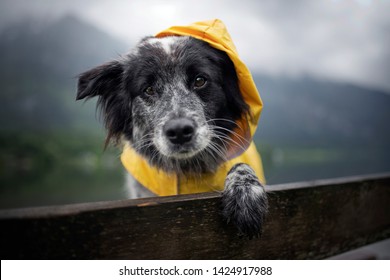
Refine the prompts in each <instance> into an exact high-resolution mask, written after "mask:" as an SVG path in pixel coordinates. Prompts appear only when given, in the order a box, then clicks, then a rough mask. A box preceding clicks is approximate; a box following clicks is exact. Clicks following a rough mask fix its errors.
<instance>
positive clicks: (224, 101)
mask: <svg viewBox="0 0 390 280" xmlns="http://www.w3.org/2000/svg"><path fill="white" fill-rule="evenodd" d="M94 96H98V98H99V99H98V106H99V108H100V109H101V111H102V113H103V116H104V121H105V126H106V128H107V131H108V136H107V142H106V144H107V143H108V142H109V141H110V140H114V141H116V143H118V142H120V141H125V142H127V143H129V145H131V146H132V147H133V149H135V150H136V151H137V153H138V154H140V155H142V156H143V157H144V158H145V159H147V160H148V162H149V164H150V165H152V166H155V167H157V168H159V169H161V170H163V171H165V172H174V173H177V174H181V175H186V174H199V175H200V176H201V175H202V174H204V173H210V172H211V173H212V172H214V171H215V170H216V169H217V168H218V166H219V165H220V164H222V163H223V162H224V161H225V160H226V155H225V152H226V150H225V147H226V145H225V144H226V143H228V142H229V139H231V136H232V133H234V132H233V130H234V129H235V128H236V127H237V123H236V120H237V119H239V118H241V117H242V116H243V114H247V113H248V110H249V108H248V105H247V104H246V103H245V102H244V100H243V97H242V95H241V93H240V90H239V86H238V78H237V75H236V71H235V68H234V65H233V63H232V61H231V60H230V59H229V57H228V56H227V54H226V53H225V52H223V51H220V50H217V49H215V48H213V47H211V46H210V45H209V44H207V43H206V42H204V41H201V40H198V39H195V38H193V37H187V36H170V37H163V38H155V37H147V38H144V39H143V40H142V41H141V42H140V43H139V44H138V45H137V46H136V48H135V49H134V50H133V51H132V52H130V53H129V54H126V55H124V56H123V57H121V58H120V59H118V60H115V61H111V62H109V63H106V64H104V65H101V66H98V67H96V68H94V69H91V70H89V71H87V72H85V73H83V74H81V75H80V76H79V82H78V92H77V99H83V98H90V97H94ZM137 185H138V186H137ZM131 187H133V188H136V193H138V196H145V195H148V194H149V195H150V194H151V193H149V191H147V190H146V189H144V188H142V186H139V184H133V186H131ZM139 194H141V195H139ZM222 204H223V205H222V206H223V210H222V214H223V216H224V218H225V219H226V220H227V221H230V222H232V223H234V224H235V225H236V226H237V227H238V229H239V231H240V232H241V233H242V234H245V235H248V236H257V235H259V234H260V233H261V230H262V224H263V221H264V218H265V215H266V212H267V196H266V193H265V191H264V189H263V187H262V185H261V183H260V182H259V180H258V178H257V177H256V175H255V173H254V171H253V170H252V169H251V168H250V167H249V166H248V165H247V164H237V165H235V166H234V167H233V168H232V169H231V170H230V172H229V173H228V175H227V177H226V181H225V189H224V191H223V192H222Z"/></svg>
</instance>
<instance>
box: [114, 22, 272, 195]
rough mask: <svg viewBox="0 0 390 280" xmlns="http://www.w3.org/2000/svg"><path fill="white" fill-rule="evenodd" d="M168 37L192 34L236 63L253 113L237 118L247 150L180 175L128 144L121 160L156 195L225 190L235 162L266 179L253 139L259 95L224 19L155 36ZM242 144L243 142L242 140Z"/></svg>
mask: <svg viewBox="0 0 390 280" xmlns="http://www.w3.org/2000/svg"><path fill="white" fill-rule="evenodd" d="M166 36H191V37H194V38H196V39H199V40H202V41H205V42H207V43H209V44H210V45H211V46H212V47H214V48H216V49H218V50H222V51H224V52H225V53H226V54H227V55H228V56H229V58H230V59H231V61H232V62H233V64H234V66H235V70H236V73H237V77H238V82H239V89H240V91H241V94H242V96H243V98H244V101H245V102H246V103H247V104H248V105H249V108H250V113H249V115H248V116H243V117H242V118H241V119H240V120H237V122H238V124H239V126H240V129H237V130H236V133H238V134H239V135H240V137H243V138H244V139H246V141H245V142H246V143H248V144H247V145H246V147H245V148H246V150H242V149H240V150H239V151H237V149H236V150H235V151H233V152H232V151H229V153H230V154H229V155H228V158H229V160H228V161H227V162H225V163H223V164H222V165H221V166H220V167H219V168H218V170H217V171H216V172H215V173H209V174H202V178H201V179H199V176H197V177H196V178H195V177H193V178H192V177H191V176H186V177H184V176H178V175H177V174H169V173H165V172H163V171H161V170H159V169H157V168H155V167H152V166H150V165H149V164H148V162H147V161H146V160H145V159H144V158H143V157H142V156H140V155H139V154H137V152H136V151H135V150H134V149H133V148H131V147H130V145H128V144H126V145H125V147H124V150H123V153H122V155H121V160H122V163H123V165H124V166H125V168H126V169H127V171H129V172H130V174H131V175H132V176H133V177H134V178H135V179H136V180H137V181H138V182H139V183H141V184H142V185H143V186H145V187H146V188H148V189H149V190H150V191H152V192H153V193H155V194H157V195H176V194H189V193H199V192H207V191H216V190H223V188H224V181H225V178H226V175H227V173H228V172H229V170H230V168H231V167H233V165H234V164H236V163H247V164H249V165H250V166H251V167H252V168H253V169H254V171H255V173H256V175H257V176H258V177H259V179H260V181H262V182H263V183H264V182H265V179H264V173H263V167H262V164H261V159H260V156H259V154H258V152H257V150H256V147H255V145H254V144H253V142H252V137H253V135H254V134H255V132H256V128H257V123H258V121H259V118H260V113H261V110H262V107H263V103H262V101H261V98H260V95H259V93H258V91H257V88H256V85H255V83H254V81H253V78H252V75H251V73H250V71H249V70H248V68H247V67H246V65H245V64H244V63H243V62H242V61H241V59H240V58H239V56H238V53H237V50H236V47H235V46H234V44H233V41H232V39H231V37H230V35H229V33H228V31H227V29H226V27H225V25H224V24H223V22H222V21H221V20H218V19H214V20H209V21H202V22H196V23H193V24H191V25H188V26H172V27H170V28H168V29H166V30H164V31H161V32H159V33H158V34H157V35H156V37H158V38H161V37H166ZM241 143H243V142H242V141H241Z"/></svg>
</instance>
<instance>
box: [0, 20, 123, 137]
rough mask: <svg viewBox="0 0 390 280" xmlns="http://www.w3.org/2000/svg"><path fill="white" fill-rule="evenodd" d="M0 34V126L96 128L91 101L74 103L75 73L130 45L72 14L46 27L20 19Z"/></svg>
mask: <svg viewBox="0 0 390 280" xmlns="http://www.w3.org/2000/svg"><path fill="white" fill-rule="evenodd" d="M0 38H1V39H0V61H1V64H0V100H1V103H0V127H1V129H7V130H14V129H23V130H32V131H35V130H48V129H49V130H52V129H58V128H61V129H69V128H74V127H77V128H79V129H83V128H89V127H90V125H91V124H92V127H93V129H97V128H98V124H97V122H96V118H95V108H94V104H93V102H89V103H86V105H85V106H81V103H76V102H74V100H75V85H76V82H77V79H76V77H77V75H78V74H79V73H81V72H83V71H85V70H86V69H89V68H90V67H92V66H96V65H98V64H100V63H103V62H105V61H107V60H110V59H113V58H115V57H117V53H123V52H125V51H126V50H127V49H128V46H127V45H126V44H124V43H123V42H121V41H120V40H117V39H115V38H113V37H111V36H109V35H107V34H106V33H104V32H102V31H100V30H98V29H97V28H95V27H93V26H91V25H89V24H88V23H85V22H83V21H81V20H79V19H78V18H76V17H73V16H66V17H64V18H62V19H60V20H59V21H57V22H54V23H52V24H50V25H46V26H40V25H39V24H38V23H36V22H33V21H24V22H20V23H18V24H15V25H12V26H9V27H8V28H5V29H4V30H3V32H2V33H1V34H0Z"/></svg>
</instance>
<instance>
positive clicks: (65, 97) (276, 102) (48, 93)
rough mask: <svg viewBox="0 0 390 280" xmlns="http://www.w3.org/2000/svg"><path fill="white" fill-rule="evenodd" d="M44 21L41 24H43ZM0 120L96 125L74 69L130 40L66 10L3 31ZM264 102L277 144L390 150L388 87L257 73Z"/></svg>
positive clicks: (270, 136) (270, 140)
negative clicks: (80, 96) (78, 92)
mask: <svg viewBox="0 0 390 280" xmlns="http://www.w3.org/2000/svg"><path fill="white" fill-rule="evenodd" d="M37 26H38V27H37ZM0 38H1V39H0V61H1V64H0V101H1V102H0V127H1V129H2V130H5V129H24V130H32V131H35V130H55V129H59V128H61V129H75V128H77V129H81V130H85V129H87V130H98V129H99V127H101V124H99V123H98V122H97V121H96V116H95V104H94V102H87V103H85V104H83V103H80V102H77V103H76V102H75V101H74V99H75V85H76V78H75V77H76V76H77V75H78V74H79V73H81V72H82V71H85V70H86V69H89V68H90V67H92V66H95V65H98V64H101V63H103V62H105V61H107V60H110V59H113V58H115V57H117V56H118V54H120V53H124V52H126V51H127V50H128V48H129V47H131V46H128V45H126V44H125V43H123V42H121V41H120V40H118V39H116V38H113V37H111V36H109V35H107V34H106V33H104V32H102V31H100V30H99V29H97V28H96V27H94V26H92V25H90V24H88V23H86V22H83V21H81V20H79V19H78V18H77V17H74V16H66V17H64V18H62V19H60V20H58V21H57V22H54V23H52V24H50V25H46V26H40V25H37V24H34V23H33V22H28V21H26V22H20V23H19V24H16V25H12V26H9V27H8V28H6V29H4V30H3V32H2V34H0ZM254 79H255V81H256V84H257V85H258V88H259V90H260V92H261V96H262V98H263V101H264V104H265V106H264V110H263V114H262V117H261V120H260V125H259V129H258V133H257V135H256V137H255V139H256V140H257V141H259V142H261V143H266V144H267V145H271V146H274V147H286V146H294V147H321V148H329V147H337V148H340V149H343V148H351V147H356V148H360V147H368V146H369V147H375V148H378V149H383V150H390V149H389V148H390V147H389V146H390V144H389V143H390V129H389V125H388V123H389V120H390V110H389V108H390V94H388V93H384V92H379V91H376V90H372V89H367V88H362V87H358V86H354V85H350V84H341V83H336V82H329V81H320V80H315V79H312V78H310V77H305V78H301V79H295V80H294V79H289V78H272V77H268V76H265V75H261V74H259V73H254Z"/></svg>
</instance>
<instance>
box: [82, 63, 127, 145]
mask: <svg viewBox="0 0 390 280" xmlns="http://www.w3.org/2000/svg"><path fill="white" fill-rule="evenodd" d="M123 72H124V70H123V66H122V65H121V63H120V62H118V61H112V62H109V63H106V64H103V65H101V66H98V67H96V68H93V69H91V70H89V71H86V72H84V73H82V74H81V75H80V76H79V80H78V85H77V98H76V100H80V99H84V98H87V99H88V98H91V97H94V96H98V101H97V108H98V109H99V110H100V112H101V113H102V116H103V119H104V124H105V127H106V129H107V138H106V145H105V146H107V145H108V143H109V142H110V140H111V139H112V140H115V142H116V143H117V142H118V141H119V139H120V136H121V133H123V131H124V129H127V130H131V121H130V119H131V118H130V112H129V107H128V106H129V104H130V102H129V100H127V99H126V98H129V97H128V96H127V95H126V94H124V93H123V85H122V83H123V75H124V74H123Z"/></svg>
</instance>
